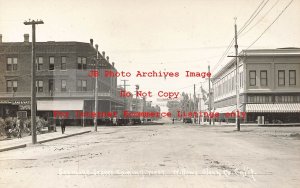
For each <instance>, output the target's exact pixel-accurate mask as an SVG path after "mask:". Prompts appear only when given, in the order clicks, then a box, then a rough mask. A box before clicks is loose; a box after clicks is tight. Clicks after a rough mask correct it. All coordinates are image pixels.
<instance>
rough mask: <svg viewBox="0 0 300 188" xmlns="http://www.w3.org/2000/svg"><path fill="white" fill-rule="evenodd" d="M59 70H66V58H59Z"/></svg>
mask: <svg viewBox="0 0 300 188" xmlns="http://www.w3.org/2000/svg"><path fill="white" fill-rule="evenodd" d="M60 69H61V70H66V69H67V57H61V64H60Z"/></svg>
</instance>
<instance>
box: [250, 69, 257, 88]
mask: <svg viewBox="0 0 300 188" xmlns="http://www.w3.org/2000/svg"><path fill="white" fill-rule="evenodd" d="M249 78H250V86H256V71H250V72H249Z"/></svg>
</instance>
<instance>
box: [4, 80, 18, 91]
mask: <svg viewBox="0 0 300 188" xmlns="http://www.w3.org/2000/svg"><path fill="white" fill-rule="evenodd" d="M17 89H18V81H16V80H7V81H6V91H7V92H16V91H17Z"/></svg>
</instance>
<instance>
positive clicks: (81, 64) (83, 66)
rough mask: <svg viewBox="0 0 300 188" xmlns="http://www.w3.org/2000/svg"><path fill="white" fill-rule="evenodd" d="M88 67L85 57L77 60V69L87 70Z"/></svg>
mask: <svg viewBox="0 0 300 188" xmlns="http://www.w3.org/2000/svg"><path fill="white" fill-rule="evenodd" d="M86 68H87V65H86V58H85V57H78V58H77V69H80V70H82V69H86Z"/></svg>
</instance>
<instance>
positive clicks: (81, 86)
mask: <svg viewBox="0 0 300 188" xmlns="http://www.w3.org/2000/svg"><path fill="white" fill-rule="evenodd" d="M77 91H87V87H86V80H77Z"/></svg>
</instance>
